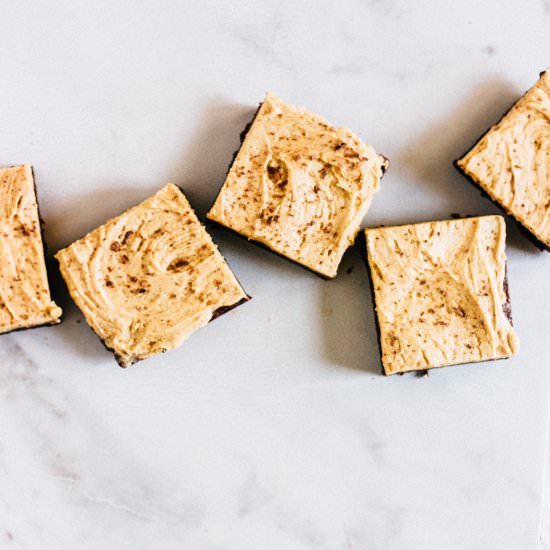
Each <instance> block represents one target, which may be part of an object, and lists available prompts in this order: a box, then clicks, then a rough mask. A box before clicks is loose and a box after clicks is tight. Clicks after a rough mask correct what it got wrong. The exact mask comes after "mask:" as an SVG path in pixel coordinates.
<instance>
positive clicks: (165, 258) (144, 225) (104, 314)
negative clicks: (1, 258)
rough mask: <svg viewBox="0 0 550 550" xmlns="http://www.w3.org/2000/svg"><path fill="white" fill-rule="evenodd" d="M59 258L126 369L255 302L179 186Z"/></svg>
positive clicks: (99, 330) (91, 317) (76, 294)
mask: <svg viewBox="0 0 550 550" xmlns="http://www.w3.org/2000/svg"><path fill="white" fill-rule="evenodd" d="M56 258H57V260H58V261H59V265H60V269H61V273H62V275H63V278H64V279H65V282H66V283H67V287H68V289H69V292H70V294H71V296H72V298H73V299H74V301H75V302H76V304H77V305H78V307H79V308H80V309H81V310H82V312H83V313H84V316H85V317H86V320H87V322H88V323H89V325H90V326H91V327H92V329H93V330H94V331H95V332H96V333H97V334H98V336H99V337H100V338H101V339H102V340H103V342H104V343H105V345H106V346H107V347H108V348H110V349H112V350H113V351H114V352H115V354H116V356H117V360H118V361H119V364H120V365H121V366H123V367H125V366H128V365H130V364H132V363H134V362H136V361H139V360H141V359H145V358H147V357H150V356H152V355H154V354H156V353H159V352H164V351H167V350H170V349H174V348H176V347H177V346H179V345H180V344H181V343H182V342H183V341H184V340H185V339H186V338H187V337H188V336H189V335H190V334H191V333H192V332H194V331H195V330H197V329H198V328H200V327H202V326H204V325H206V324H207V323H208V322H209V321H210V320H211V319H212V318H213V317H215V316H216V315H217V314H219V313H221V312H223V311H224V310H225V309H228V308H230V307H232V306H235V305H237V304H238V303H240V302H242V301H244V300H246V299H248V297H247V295H246V293H245V292H244V291H243V289H242V288H241V287H240V285H239V283H238V282H237V280H236V279H235V276H234V275H233V273H232V272H231V270H230V269H229V267H228V266H227V264H226V263H225V261H224V259H223V257H222V255H221V254H220V252H219V251H218V249H217V247H216V245H215V244H214V243H213V242H212V239H211V238H210V236H209V234H208V233H207V232H206V230H205V228H204V227H203V226H202V224H201V223H200V222H199V220H198V219H197V217H196V215H195V213H194V212H193V210H192V208H191V206H190V205H189V203H188V202H187V199H186V198H185V197H184V195H183V193H182V192H181V191H180V190H179V189H178V188H177V187H176V186H175V185H172V184H168V185H166V186H165V187H164V188H162V189H161V190H160V191H159V192H158V193H156V194H155V195H153V196H152V197H150V198H148V199H147V200H145V201H144V202H142V203H141V204H139V205H138V206H135V207H134V208H131V209H130V210H128V211H126V212H125V213H124V214H122V215H120V216H118V217H117V218H114V219H112V220H110V221H108V222H107V223H106V224H105V225H102V226H101V227H99V228H97V229H95V230H94V231H92V232H91V233H88V235H86V236H85V237H83V238H82V239H80V240H78V241H76V242H74V243H73V244H71V245H70V246H68V247H67V248H65V249H63V250H60V251H59V252H58V253H57V254H56Z"/></svg>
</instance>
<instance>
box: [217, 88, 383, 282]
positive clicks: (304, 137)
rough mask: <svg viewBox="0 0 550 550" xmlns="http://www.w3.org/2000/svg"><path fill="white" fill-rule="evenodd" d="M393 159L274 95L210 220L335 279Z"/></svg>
mask: <svg viewBox="0 0 550 550" xmlns="http://www.w3.org/2000/svg"><path fill="white" fill-rule="evenodd" d="M387 162H388V161H387V159H385V158H384V157H383V156H381V155H378V154H377V153H376V152H375V151H374V149H373V148H372V147H371V146H369V145H366V144H364V143H363V142H362V141H361V140H360V139H359V138H358V137H357V136H356V135H354V134H353V133H352V132H351V131H349V130H347V129H345V128H335V127H333V126H331V125H330V124H328V123H327V122H326V121H325V120H324V119H322V118H321V117H319V116H317V115H315V114H313V113H310V112H309V111H306V110H305V109H303V108H300V107H295V106H293V105H289V104H288V103H284V102H283V101H281V100H280V99H278V98H277V97H275V96H274V95H273V94H271V93H268V94H267V96H266V98H265V100H264V102H263V103H262V104H261V106H260V108H259V110H258V112H257V113H256V116H255V118H254V120H253V122H252V123H251V125H250V127H249V128H248V130H247V131H246V134H245V136H244V139H243V142H242V144H241V148H240V150H239V151H238V153H237V155H236V157H235V159H234V161H233V164H232V165H231V167H230V169H229V172H228V174H227V177H226V180H225V183H224V184H223V187H222V189H221V191H220V193H219V195H218V197H217V199H216V201H215V203H214V205H213V206H212V208H211V210H210V212H208V214H207V217H208V218H209V219H211V220H214V221H216V222H218V223H220V224H222V225H224V226H226V227H228V228H230V229H232V230H234V231H236V232H237V233H239V234H241V235H242V236H244V237H246V238H247V239H250V240H253V241H256V242H258V243H261V244H263V245H264V246H266V247H268V248H269V249H271V250H273V251H275V252H277V253H279V254H281V255H283V256H285V257H287V258H288V259H290V260H293V261H295V262H297V263H299V264H301V265H303V266H304V267H307V268H309V269H310V270H312V271H314V272H316V273H318V274H319V275H321V276H323V277H326V278H331V277H335V276H336V272H337V269H338V265H339V264H340V261H341V259H342V256H343V254H344V252H345V251H346V249H347V248H348V247H349V246H350V245H351V244H352V243H353V242H354V240H355V237H356V235H357V233H358V231H359V225H360V223H361V220H362V219H363V217H364V216H365V213H366V212H367V209H368V208H369V205H370V203H371V200H372V197H373V195H374V193H375V191H376V190H377V189H378V185H379V182H380V178H381V177H382V174H383V171H384V169H385V168H386V166H387Z"/></svg>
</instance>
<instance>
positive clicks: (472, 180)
mask: <svg viewBox="0 0 550 550" xmlns="http://www.w3.org/2000/svg"><path fill="white" fill-rule="evenodd" d="M545 72H546V71H542V72H540V73H539V79H540V78H541V77H542V75H543V74H545ZM530 90H531V88H529V90H527V91H526V92H525V93H524V94H522V95H521V97H519V98H518V99H517V100H516V101H515V102H514V103H513V104H512V105H511V106H510V107H509V108H508V109H507V110H506V111H505V112H504V114H503V115H502V116H501V117H500V118H499V119H498V120H497V121H496V122H495V123H494V124H492V125H491V126H489V128H488V129H487V130H485V132H483V133H482V134H481V135H480V136H479V138H478V139H476V140H475V142H474V144H473V145H472V146H471V147H469V148H468V149H467V150H466V151H465V152H464V153H463V154H462V155H460V157H459V158H457V159H455V160H454V161H453V165H454V167H455V168H456V169H457V170H458V171H459V172H460V173H461V174H462V175H463V176H464V177H465V178H466V179H467V180H468V181H469V182H470V183H471V184H472V185H474V186H475V187H476V188H477V189H479V190H480V191H481V195H482V196H483V197H487V198H488V199H489V200H490V201H491V202H492V203H493V204H495V205H496V206H497V207H498V208H499V210H500V211H501V212H503V213H504V214H506V215H507V216H510V217H511V218H512V219H513V220H514V221H515V222H516V224H517V225H518V227H519V229H520V231H521V232H522V233H523V235H524V236H525V237H527V239H528V240H530V241H531V242H532V243H533V244H534V245H535V246H536V247H537V248H538V249H539V250H546V251H548V252H550V246H549V245H547V244H546V243H543V242H542V241H541V240H540V239H539V238H538V237H537V236H536V235H535V234H534V233H533V232H532V231H531V230H530V229H528V228H527V227H525V226H524V225H523V223H521V221H519V220H518V219H517V218H516V217H515V216H514V214H512V213H511V212H509V211H508V210H507V209H506V208H505V207H504V206H503V205H502V204H500V202H498V201H496V200H494V199H493V198H492V197H491V196H490V195H489V193H488V192H487V191H486V190H485V189H484V188H483V185H482V184H481V182H479V181H477V180H476V179H475V178H473V177H472V176H470V175H469V174H467V173H466V172H465V171H464V170H463V169H462V168H461V167H460V166H459V165H458V162H459V161H460V160H461V159H463V158H464V157H465V156H466V155H467V154H468V153H469V152H470V151H471V150H472V149H473V148H474V147H475V146H476V145H477V144H478V143H479V142H480V141H481V140H482V139H483V138H484V137H485V136H486V135H487V134H488V133H489V132H490V131H491V130H492V129H493V128H494V127H495V126H496V125H497V124H499V123H500V122H501V121H502V120H503V119H504V118H505V117H506V116H507V115H508V113H510V111H511V110H512V109H513V108H514V107H515V106H516V105H517V104H518V103H519V102H520V101H521V100H522V99H523V98H524V97H525V96H526V95H527V93H528V92H529V91H530Z"/></svg>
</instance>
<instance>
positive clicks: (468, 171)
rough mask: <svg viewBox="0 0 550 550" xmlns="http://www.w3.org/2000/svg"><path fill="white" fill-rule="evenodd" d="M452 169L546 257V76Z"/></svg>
mask: <svg viewBox="0 0 550 550" xmlns="http://www.w3.org/2000/svg"><path fill="white" fill-rule="evenodd" d="M454 164H455V166H456V168H457V169H458V170H459V171H460V172H461V173H462V174H464V175H465V176H466V177H467V178H468V180H469V181H470V182H471V183H473V184H474V185H475V186H476V187H478V188H479V189H480V190H481V191H482V193H483V194H485V195H487V196H488V197H489V198H490V199H491V200H492V201H493V202H494V203H495V204H496V205H497V206H498V207H499V208H501V209H502V210H503V211H504V212H506V213H507V214H509V215H511V216H512V217H513V218H514V219H515V220H516V222H517V223H518V224H519V225H520V227H521V229H522V232H523V233H524V234H526V235H527V236H528V237H529V238H530V240H531V241H532V242H533V243H534V244H535V245H536V246H537V247H538V248H540V249H541V250H548V251H550V74H549V73H547V72H543V73H541V74H540V78H539V80H538V82H537V83H536V84H535V85H534V86H533V87H532V88H531V89H530V90H528V91H527V92H526V93H525V94H524V95H523V96H522V97H521V98H520V99H519V100H518V101H517V102H516V103H515V104H514V105H513V106H512V108H511V109H510V110H509V111H508V112H506V113H505V114H504V116H503V117H502V118H501V119H500V120H499V121H498V122H497V123H496V124H495V125H494V126H492V127H491V128H490V129H489V130H488V131H487V132H486V133H485V134H483V136H482V137H481V138H480V139H479V140H478V141H477V143H476V144H475V145H474V146H473V147H472V149H471V150H470V151H468V152H467V153H466V154H465V155H463V156H462V157H461V158H460V159H458V160H456V161H455V163H454Z"/></svg>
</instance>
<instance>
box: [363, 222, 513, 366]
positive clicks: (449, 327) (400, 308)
mask: <svg viewBox="0 0 550 550" xmlns="http://www.w3.org/2000/svg"><path fill="white" fill-rule="evenodd" d="M505 231H506V227H505V224H504V220H503V218H502V217H501V216H482V217H478V218H465V219H459V220H450V221H440V222H428V223H420V224H416V225H404V226H399V227H384V228H378V229H367V230H366V240H367V253H368V264H369V268H370V271H371V276H372V283H373V288H374V298H375V305H376V314H377V318H378V325H379V329H380V344H381V348H382V363H383V366H384V371H385V373H386V374H393V373H396V372H405V371H409V370H422V369H430V368H433V367H441V366H446V365H454V364H458V363H469V362H473V361H484V360H488V359H499V358H504V357H510V356H511V355H514V354H515V353H517V351H518V348H519V341H518V338H517V336H516V335H515V333H514V330H513V328H512V325H511V322H510V320H509V318H508V314H509V304H508V299H507V296H506V291H505V287H504V281H505V274H506V272H505V269H506V258H505V254H504V246H505Z"/></svg>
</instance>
